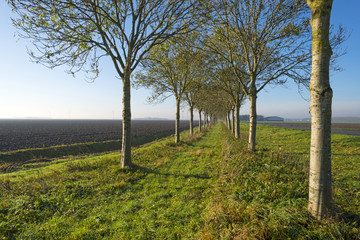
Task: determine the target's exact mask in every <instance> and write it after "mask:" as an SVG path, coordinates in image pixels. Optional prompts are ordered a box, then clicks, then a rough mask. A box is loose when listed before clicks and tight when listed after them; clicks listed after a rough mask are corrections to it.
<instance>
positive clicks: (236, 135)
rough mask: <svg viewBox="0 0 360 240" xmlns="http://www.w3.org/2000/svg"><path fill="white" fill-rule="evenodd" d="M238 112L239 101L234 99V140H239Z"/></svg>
mask: <svg viewBox="0 0 360 240" xmlns="http://www.w3.org/2000/svg"><path fill="white" fill-rule="evenodd" d="M239 111H240V100H239V98H237V99H236V103H235V120H234V122H235V138H239V137H240V119H239V118H240V116H239Z"/></svg>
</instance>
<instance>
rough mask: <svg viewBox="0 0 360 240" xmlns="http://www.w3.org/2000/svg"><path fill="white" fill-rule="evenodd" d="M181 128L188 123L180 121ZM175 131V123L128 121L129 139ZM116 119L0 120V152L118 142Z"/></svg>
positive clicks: (118, 124)
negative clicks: (130, 132)
mask: <svg viewBox="0 0 360 240" xmlns="http://www.w3.org/2000/svg"><path fill="white" fill-rule="evenodd" d="M180 127H181V128H182V129H187V128H189V121H181V123H180ZM174 129H175V121H171V120H163V121H155V120H154V121H147V120H134V121H132V136H133V137H135V136H144V135H151V134H156V133H160V132H167V131H172V130H174ZM121 132H122V122H121V121H120V120H1V121H0V152H8V151H14V150H19V149H28V148H41V147H50V146H56V145H68V144H74V143H86V142H101V141H109V140H121Z"/></svg>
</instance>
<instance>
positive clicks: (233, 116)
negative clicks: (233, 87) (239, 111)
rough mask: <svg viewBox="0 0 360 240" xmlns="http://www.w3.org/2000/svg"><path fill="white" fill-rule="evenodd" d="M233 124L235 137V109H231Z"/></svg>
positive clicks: (232, 130)
mask: <svg viewBox="0 0 360 240" xmlns="http://www.w3.org/2000/svg"><path fill="white" fill-rule="evenodd" d="M231 115H232V122H231V132H232V133H233V134H234V135H235V108H233V109H231Z"/></svg>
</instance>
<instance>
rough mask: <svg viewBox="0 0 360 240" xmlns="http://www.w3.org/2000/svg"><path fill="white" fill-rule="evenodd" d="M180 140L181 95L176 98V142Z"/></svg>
mask: <svg viewBox="0 0 360 240" xmlns="http://www.w3.org/2000/svg"><path fill="white" fill-rule="evenodd" d="M179 142H180V97H177V98H176V119H175V143H179Z"/></svg>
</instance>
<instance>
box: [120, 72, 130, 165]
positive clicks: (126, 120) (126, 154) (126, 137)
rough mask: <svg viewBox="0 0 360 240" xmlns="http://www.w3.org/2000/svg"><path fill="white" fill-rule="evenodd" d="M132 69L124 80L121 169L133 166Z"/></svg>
mask: <svg viewBox="0 0 360 240" xmlns="http://www.w3.org/2000/svg"><path fill="white" fill-rule="evenodd" d="M130 75H131V71H130V69H126V70H125V74H124V78H123V98H122V104H123V111H122V147H121V162H120V165H121V167H126V166H128V167H130V166H131V107H130V102H131V99H130V91H131V84H130Z"/></svg>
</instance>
